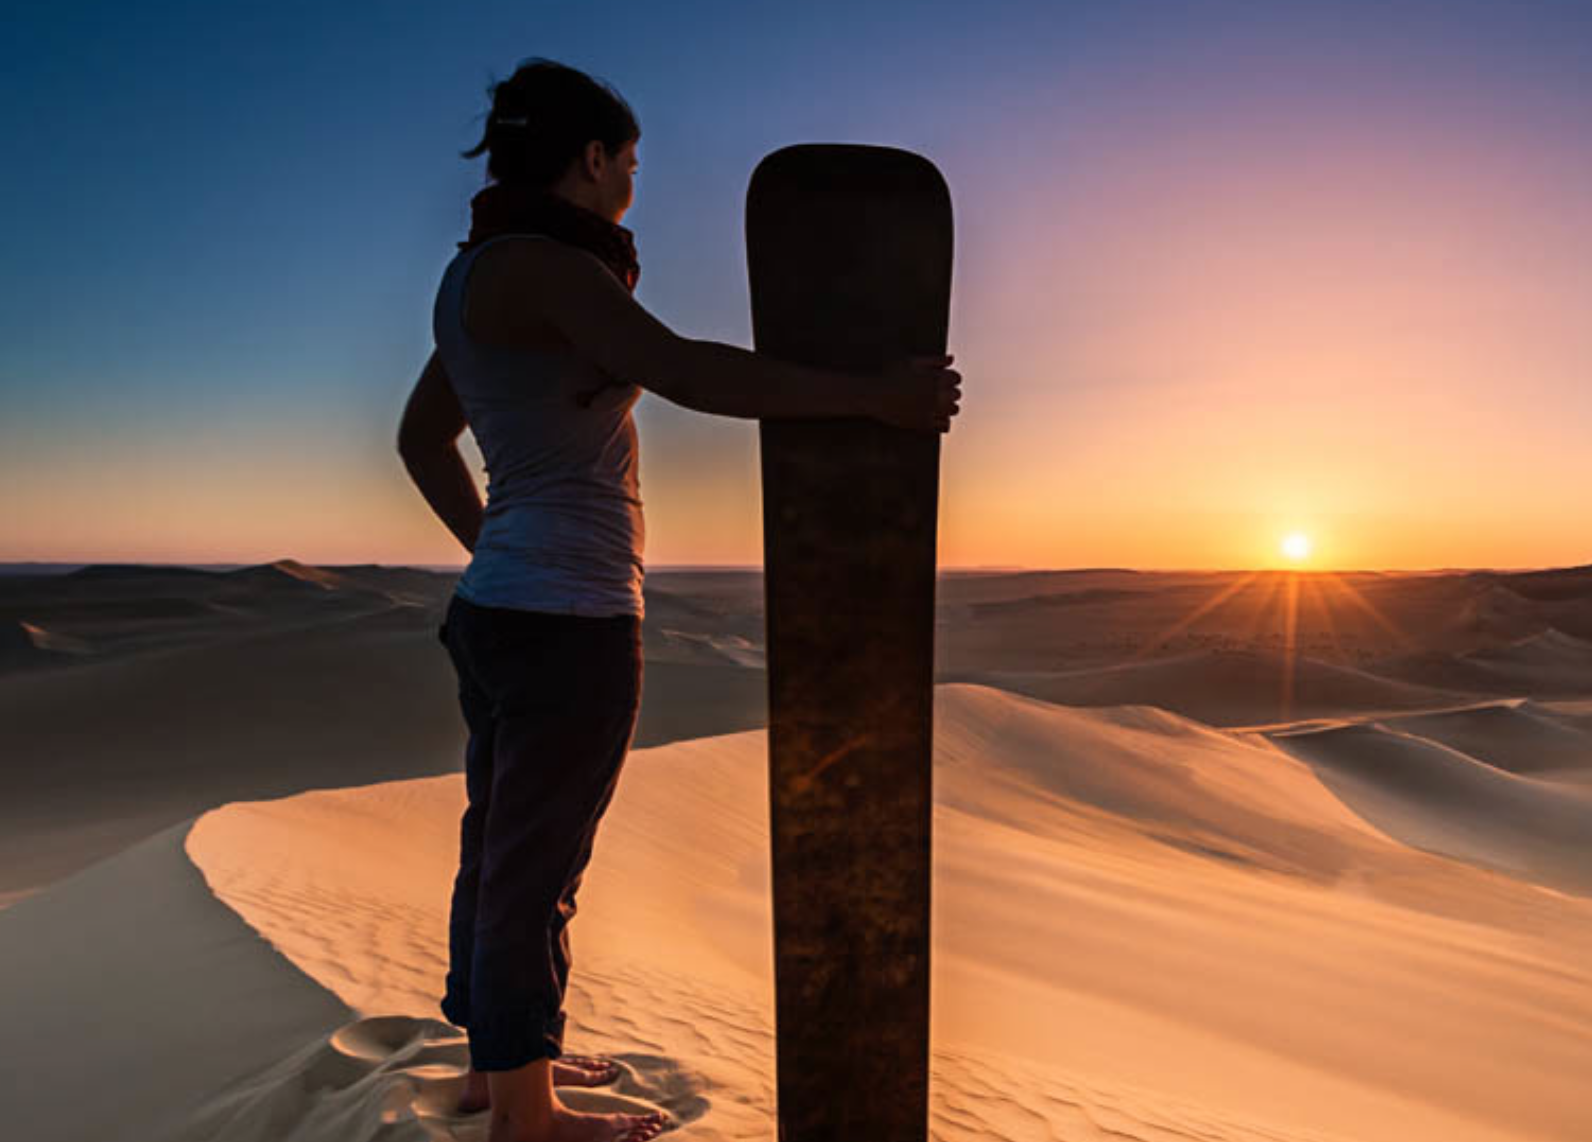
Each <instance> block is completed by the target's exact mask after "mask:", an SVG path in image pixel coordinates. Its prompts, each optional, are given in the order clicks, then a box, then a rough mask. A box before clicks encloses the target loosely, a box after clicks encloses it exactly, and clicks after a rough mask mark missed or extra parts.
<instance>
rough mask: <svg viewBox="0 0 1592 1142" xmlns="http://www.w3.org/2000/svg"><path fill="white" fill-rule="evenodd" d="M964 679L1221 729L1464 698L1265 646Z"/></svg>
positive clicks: (978, 674) (1417, 706) (970, 675)
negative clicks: (1134, 707) (1174, 715)
mask: <svg viewBox="0 0 1592 1142" xmlns="http://www.w3.org/2000/svg"><path fill="white" fill-rule="evenodd" d="M960 680H964V681H968V682H976V683H979V684H981V685H986V686H994V687H998V688H999V689H1002V690H1010V691H1013V692H1015V693H1019V694H1027V695H1029V696H1031V697H1035V698H1040V699H1042V700H1044V701H1047V702H1055V703H1058V704H1062V705H1069V706H1114V705H1121V704H1123V703H1135V704H1143V705H1151V706H1158V707H1160V708H1162V709H1167V710H1174V711H1177V712H1178V713H1182V714H1187V715H1189V716H1190V717H1194V718H1198V719H1199V720H1200V721H1203V722H1207V723H1210V724H1212V725H1219V726H1241V725H1256V724H1260V723H1263V722H1281V721H1289V720H1293V719H1297V718H1313V717H1326V716H1331V715H1334V714H1345V713H1350V712H1354V711H1362V710H1410V709H1422V708H1427V707H1431V706H1440V705H1444V704H1452V703H1454V702H1458V701H1463V700H1464V699H1465V695H1463V694H1460V693H1454V692H1446V691H1443V690H1440V689H1435V688H1433V687H1429V686H1420V685H1415V684H1413V683H1408V682H1401V681H1398V680H1395V679H1389V678H1382V677H1379V676H1377V675H1374V674H1369V673H1367V672H1365V671H1363V670H1358V669H1355V668H1353V667H1350V666H1341V665H1336V664H1333V663H1328V662H1319V661H1316V660H1314V659H1311V658H1308V657H1304V656H1295V657H1292V658H1290V657H1289V656H1287V655H1285V654H1283V653H1280V652H1274V651H1260V650H1199V651H1194V652H1192V653H1188V654H1180V655H1174V656H1170V657H1165V658H1154V659H1149V660H1147V661H1142V662H1131V663H1125V664H1122V665H1115V666H1105V667H1097V668H1091V669H1083V670H1070V671H1005V670H1000V671H995V670H992V671H980V672H972V673H968V674H965V675H962V676H961V679H960Z"/></svg>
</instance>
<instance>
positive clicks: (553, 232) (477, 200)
mask: <svg viewBox="0 0 1592 1142" xmlns="http://www.w3.org/2000/svg"><path fill="white" fill-rule="evenodd" d="M500 234H545V235H547V236H548V237H549V238H557V239H558V240H559V241H560V242H567V243H569V244H570V245H571V246H579V247H580V248H581V249H583V250H587V251H590V252H591V253H592V254H595V255H596V256H597V258H598V259H599V260H601V262H602V263H603V265H605V266H607V267H608V268H609V270H611V271H612V272H613V275H614V277H616V278H618V279H619V280H620V282H621V283H623V285H624V287H625V288H626V289H628V290H629V291H630V292H631V293H635V292H636V282H638V281H639V280H640V279H641V263H640V261H638V260H637V258H636V239H635V235H634V234H633V233H631V232H630V231H629V230H628V229H626V228H625V227H623V226H621V225H619V224H618V223H617V222H610V221H609V220H608V219H606V218H604V217H603V216H602V215H600V214H598V213H597V212H596V211H594V210H587V209H586V208H585V207H584V206H580V205H578V204H577V203H574V202H571V201H570V200H569V199H567V198H565V197H564V196H563V195H561V194H555V193H553V192H552V191H550V190H540V189H537V188H535V187H526V186H514V185H506V184H504V183H500V182H494V183H492V184H490V185H489V186H487V187H485V188H483V189H482V190H481V191H480V192H478V193H477V194H476V196H475V197H474V198H472V199H471V200H470V237H469V238H468V239H467V240H465V241H463V242H460V243H459V249H461V250H468V249H470V248H471V247H472V246H478V245H480V244H481V243H482V242H485V241H486V240H487V239H488V238H496V237H497V236H498V235H500Z"/></svg>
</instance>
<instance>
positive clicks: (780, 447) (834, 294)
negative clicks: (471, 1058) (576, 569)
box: [746, 144, 952, 1142]
mask: <svg viewBox="0 0 1592 1142" xmlns="http://www.w3.org/2000/svg"><path fill="white" fill-rule="evenodd" d="M951 247H952V221H951V200H950V193H949V191H948V189H947V187H946V185H945V181H944V179H943V178H942V177H941V176H940V173H939V171H938V170H936V169H935V167H934V165H933V164H932V163H930V162H929V161H928V160H927V159H925V158H923V157H921V156H919V155H915V154H912V153H910V152H907V151H902V150H896V149H893V148H887V147H874V146H860V145H851V144H800V145H797V146H791V147H786V148H784V149H782V150H779V151H775V152H774V153H772V154H770V155H768V156H767V157H765V158H764V159H763V160H762V162H760V163H759V164H758V166H757V169H756V170H755V171H754V172H753V175H752V180H751V185H750V187H749V188H748V191H747V203H746V249H747V262H748V269H749V272H750V278H751V302H752V330H753V340H754V343H755V346H756V348H757V351H758V352H761V353H768V354H770V355H772V356H776V357H780V358H782V359H785V360H789V361H795V362H798V363H801V364H806V365H814V366H819V367H823V368H832V369H840V370H845V371H848V372H857V373H863V374H866V373H877V372H879V371H880V370H881V369H882V368H884V367H885V366H886V365H888V364H890V363H892V362H895V361H898V360H901V359H902V358H905V357H907V356H913V355H940V354H943V353H944V352H945V342H946V332H947V324H948V320H949V310H950V293H951ZM862 383H866V378H863V379H862ZM759 433H760V444H761V458H762V480H763V552H764V572H763V574H764V601H765V608H766V610H765V622H766V630H767V648H768V698H769V703H768V704H769V793H770V822H771V832H772V843H773V854H772V855H773V890H774V961H775V962H774V971H775V989H776V1000H775V1020H776V1031H777V1038H778V1046H777V1049H776V1050H777V1074H778V1113H779V1139H780V1142H921V1140H922V1139H924V1138H926V1137H927V1131H928V1091H929V927H930V899H931V897H930V857H931V832H930V827H931V822H932V805H933V782H932V778H933V770H932V767H931V765H932V759H931V740H932V732H933V676H934V585H935V542H936V516H937V512H938V500H939V457H940V437H939V434H938V433H936V432H932V431H923V432H914V431H912V430H908V429H901V428H896V427H893V426H891V425H888V424H884V423H881V422H878V421H874V420H869V419H862V418H825V419H812V420H808V419H801V420H792V419H778V420H764V421H762V422H761V424H760V426H759Z"/></svg>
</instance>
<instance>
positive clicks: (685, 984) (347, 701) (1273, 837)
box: [0, 560, 1592, 1142]
mask: <svg viewBox="0 0 1592 1142" xmlns="http://www.w3.org/2000/svg"><path fill="white" fill-rule="evenodd" d="M1588 572H1589V569H1570V570H1569V571H1566V572H1562V573H1561V572H1544V573H1535V572H1530V573H1509V574H1500V573H1493V572H1485V573H1477V572H1452V573H1440V574H1432V575H1420V576H1415V575H1411V576H1398V575H1377V574H1359V575H1345V576H1322V577H1319V578H1317V579H1308V578H1307V579H1296V578H1293V577H1290V576H1286V575H1281V574H1270V573H1268V574H1265V575H1249V574H1238V573H1151V572H1133V571H1126V570H1120V569H1094V570H1084V571H1077V572H1025V573H1020V574H1011V575H1007V574H990V575H968V576H948V577H945V578H944V579H942V581H941V592H940V605H939V608H938V614H937V620H938V625H937V630H936V639H937V648H938V651H939V653H940V661H939V662H938V663H937V668H938V673H939V676H940V678H941V681H942V684H940V685H939V686H937V688H936V705H935V755H934V764H935V795H936V805H935V817H934V820H935V848H934V860H935V870H934V871H935V881H934V884H935V910H934V923H935V928H934V939H935V944H934V960H933V963H934V1013H935V1015H934V1018H935V1026H934V1041H933V1068H934V1069H933V1083H932V1087H931V1092H932V1103H931V1107H932V1113H933V1124H934V1137H935V1138H936V1140H937V1142H1028V1140H1029V1139H1034V1140H1036V1142H1037V1140H1038V1139H1042V1138H1058V1139H1059V1138H1066V1139H1068V1140H1069V1142H1071V1140H1074V1139H1077V1140H1097V1139H1102V1138H1105V1137H1112V1138H1139V1139H1146V1140H1148V1139H1155V1140H1157V1142H1186V1140H1188V1139H1196V1138H1197V1139H1202V1140H1205V1142H1439V1140H1440V1142H1584V1140H1585V1138H1586V1137H1587V1136H1588V1134H1587V1126H1588V1122H1589V1121H1592V1119H1589V1118H1588V1115H1587V1109H1586V1099H1585V1092H1584V1089H1583V1088H1584V1085H1585V1076H1586V1075H1587V1074H1588V1073H1592V967H1589V964H1592V955H1589V952H1592V669H1589V667H1592V639H1589V638H1588V637H1587V635H1588V631H1587V630H1586V628H1585V627H1583V626H1580V625H1578V624H1579V623H1580V622H1581V618H1580V617H1579V616H1581V615H1583V614H1584V613H1585V612H1586V609H1587V608H1588V607H1589V606H1592V574H1589V573H1588ZM455 577H456V576H455V575H453V574H448V573H436V572H428V571H424V570H419V569H414V568H388V567H377V566H370V565H361V566H339V567H313V566H309V565H306V564H302V563H299V562H296V561H294V560H278V561H275V562H272V563H268V564H260V565H256V566H247V567H239V568H230V569H224V568H216V569H184V568H176V569H173V568H158V567H156V568H149V567H125V566H110V565H96V566H89V567H85V568H82V569H81V570H80V571H78V572H75V573H71V574H57V575H49V576H45V575H15V576H6V577H3V578H0V623H3V624H4V625H0V662H10V663H11V665H10V666H7V667H6V668H5V673H4V675H3V676H0V756H3V757H4V758H5V759H6V762H7V765H6V781H7V785H6V789H5V796H4V797H0V977H3V978H6V979H9V980H11V981H13V986H12V987H10V988H9V989H7V990H6V991H5V992H4V993H3V1004H4V1006H3V1007H0V1052H3V1057H4V1058H5V1059H6V1060H7V1065H6V1066H5V1067H3V1068H0V1108H3V1109H0V1122H3V1124H4V1125H3V1127H0V1134H4V1135H6V1136H7V1137H9V1136H11V1135H13V1134H14V1135H16V1136H17V1137H19V1138H27V1139H29V1140H30V1142H55V1140H57V1139H58V1140H60V1142H79V1140H81V1139H84V1138H91V1137H95V1138H97V1137H115V1138H129V1139H136V1140H137V1142H212V1140H214V1139H227V1140H234V1139H236V1140H243V1142H283V1140H287V1142H334V1140H336V1142H342V1140H343V1139H345V1138H349V1137H366V1138H382V1139H384V1140H388V1142H401V1140H408V1139H413V1140H414V1142H422V1140H440V1139H448V1138H451V1139H456V1140H459V1142H469V1140H470V1139H479V1138H480V1137H482V1136H483V1135H482V1127H483V1119H482V1118H481V1117H480V1116H473V1117H462V1116H458V1115H454V1114H453V1113H452V1106H453V1100H454V1099H456V1097H457V1094H458V1088H459V1084H460V1082H461V1077H462V1073H463V1068H464V1066H465V1065H466V1063H467V1061H468V1051H467V1044H466V1041H465V1038H464V1036H463V1035H462V1033H461V1031H460V1029H458V1028H454V1027H450V1026H448V1025H447V1024H445V1023H443V1022H441V1021H440V1013H439V1012H438V1011H437V1007H436V1004H437V1001H438V997H439V992H440V987H441V981H442V976H443V971H444V962H445V957H446V948H445V933H446V904H447V899H448V893H449V886H450V883H451V878H452V875H453V872H454V868H455V864H454V862H455V861H456V859H457V844H458V831H457V830H458V817H459V813H460V811H461V809H462V807H463V797H464V791H463V782H462V775H461V774H460V772H459V770H460V767H461V766H462V761H463V744H464V741H463V739H464V733H463V726H462V723H461V719H460V716H459V713H458V709H457V699H456V693H455V680H454V678H453V677H452V673H451V668H450V666H449V664H448V661H447V656H446V653H445V651H444V650H443V648H442V646H441V645H440V644H439V642H438V641H437V638H436V625H437V623H438V622H440V619H441V614H442V611H443V608H444V607H445V606H446V603H447V599H448V596H449V594H450V592H451V591H452V587H453V583H454V581H455ZM644 635H645V640H646V650H647V663H646V675H645V678H646V683H645V691H644V700H643V708H642V714H641V723H640V726H639V728H638V734H637V739H636V748H635V749H634V750H633V751H632V753H631V756H630V759H629V761H628V762H627V768H626V772H625V775H624V778H623V780H622V782H621V785H620V788H619V791H618V794H617V796H616V798H615V800H614V803H613V805H612V807H611V809H610V811H609V813H608V816H607V818H606V819H605V823H604V826H603V831H602V833H601V834H600V839H599V842H598V846H597V850H596V853H595V856H594V859H593V863H592V865H591V868H590V869H589V871H588V874H587V877H586V879H585V882H584V884H583V887H582V892H581V897H580V912H579V918H578V919H577V920H576V921H575V924H574V926H573V929H572V932H573V936H572V939H573V947H574V954H575V971H574V975H573V977H572V990H571V993H570V1002H569V1012H570V1021H571V1033H570V1037H569V1040H568V1043H567V1046H568V1048H569V1049H570V1050H573V1051H578V1052H583V1053H590V1052H593V1051H600V1052H604V1053H608V1054H610V1055H612V1056H613V1057H614V1058H616V1060H617V1061H618V1062H619V1063H620V1065H621V1070H622V1075H621V1078H620V1080H619V1081H618V1082H617V1083H616V1084H614V1085H612V1086H609V1087H603V1088H594V1089H589V1090H587V1089H575V1088H568V1089H567V1090H562V1091H561V1092H560V1095H561V1097H563V1098H565V1100H566V1101H568V1102H570V1103H571V1104H573V1105H576V1106H577V1107H581V1108H588V1109H593V1108H615V1109H617V1108H642V1107H651V1106H656V1107H662V1108H664V1109H666V1110H667V1111H668V1112H669V1113H670V1114H671V1115H672V1116H673V1117H674V1118H675V1120H676V1122H678V1123H679V1124H680V1125H681V1128H680V1130H679V1131H678V1133H677V1136H678V1137H680V1138H681V1139H682V1142H689V1140H690V1139H699V1140H701V1142H729V1140H732V1139H733V1140H736V1142H739V1140H742V1139H744V1140H747V1142H751V1140H753V1139H757V1140H762V1139H766V1138H768V1137H771V1136H772V1133H773V1121H772V1107H773V1101H774V1083H773V1079H774V1040H773V1031H774V1027H773V992H772V987H773V980H772V949H771V946H770V940H771V914H770V901H769V882H770V869H769V864H768V859H769V838H768V785H767V738H766V734H765V733H764V731H763V730H762V728H761V727H762V726H763V724H764V720H765V716H766V704H765V703H766V688H767V676H766V674H765V672H764V670H763V669H762V668H761V667H762V664H763V663H764V661H765V658H766V655H765V648H764V646H763V642H762V612H761V580H760V578H759V576H757V575H756V574H755V573H747V572H742V571H712V572H704V573H700V574H699V573H694V572H682V571H676V572H665V573H661V574H659V575H657V576H649V580H648V614H647V620H646V623H645V626H644ZM1290 646H1291V647H1293V648H1294V650H1293V651H1292V652H1289V651H1288V650H1287V649H1286V648H1287V647H1290ZM50 656H57V657H55V658H51V657H50ZM1058 703H1060V704H1058ZM62 1075H69V1076H77V1077H80V1078H82V1079H84V1080H85V1081H84V1082H82V1083H79V1084H78V1085H77V1086H75V1087H73V1089H72V1093H71V1096H70V1097H62V1095H61V1090H62V1087H61V1081H60V1076H62ZM674 1136H676V1135H671V1137H674Z"/></svg>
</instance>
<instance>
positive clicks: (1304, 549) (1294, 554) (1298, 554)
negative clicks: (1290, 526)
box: [1282, 531, 1310, 562]
mask: <svg viewBox="0 0 1592 1142" xmlns="http://www.w3.org/2000/svg"><path fill="white" fill-rule="evenodd" d="M1282 553H1283V554H1284V555H1286V556H1287V557H1288V558H1289V559H1292V560H1294V561H1295V562H1298V561H1299V560H1301V559H1306V558H1308V557H1309V555H1310V537H1309V536H1308V535H1306V534H1305V533H1304V532H1302V531H1295V532H1290V533H1289V534H1288V535H1285V536H1283V540H1282Z"/></svg>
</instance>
